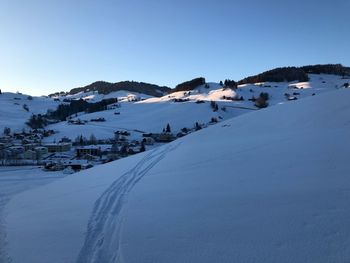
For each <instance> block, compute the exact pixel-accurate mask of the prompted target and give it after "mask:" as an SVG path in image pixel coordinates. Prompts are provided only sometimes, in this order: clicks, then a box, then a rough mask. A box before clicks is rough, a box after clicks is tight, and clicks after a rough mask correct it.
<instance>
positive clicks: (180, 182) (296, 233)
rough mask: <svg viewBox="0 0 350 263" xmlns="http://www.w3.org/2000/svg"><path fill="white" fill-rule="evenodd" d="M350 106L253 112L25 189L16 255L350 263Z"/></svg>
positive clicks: (348, 93)
mask: <svg viewBox="0 0 350 263" xmlns="http://www.w3.org/2000/svg"><path fill="white" fill-rule="evenodd" d="M266 88H269V87H266ZM271 88H272V89H273V87H271ZM318 88H320V89H321V88H322V86H320V87H318ZM304 90H305V91H307V89H306V88H305V89H304ZM248 92H249V90H248ZM349 101H350V90H347V89H340V90H334V91H332V92H327V93H324V94H321V95H319V96H311V97H309V98H305V99H303V100H297V101H294V102H291V103H283V104H282V105H276V106H274V107H269V108H267V109H264V110H260V111H255V112H251V113H249V114H244V115H242V116H239V117H237V118H233V119H230V120H227V121H225V122H222V123H220V124H218V125H215V126H212V127H210V128H208V129H204V130H201V131H199V132H196V133H193V134H191V135H188V136H186V137H184V138H181V139H178V140H176V141H174V142H172V143H170V144H167V145H165V146H162V147H158V148H156V149H154V150H151V151H147V152H145V153H142V154H138V155H135V156H132V157H129V158H124V159H121V160H118V161H115V162H112V163H109V164H106V165H102V166H98V167H95V168H92V169H90V170H87V171H84V172H80V173H77V174H73V175H70V176H67V177H65V178H64V179H61V180H58V181H55V182H54V183H52V184H49V185H46V186H43V187H40V188H36V189H34V190H30V191H27V192H25V193H22V194H20V195H18V196H16V197H15V198H14V199H13V200H12V201H11V202H10V204H9V205H8V207H7V212H6V214H7V217H6V226H7V236H8V246H7V251H8V254H9V256H10V257H11V258H12V262H14V263H16V262H36V263H40V262H85V263H87V262H146V263H147V262H168V263H169V262H170V263H171V262H269V263H273V262H276V263H277V262H278V263H279V262H344V263H345V262H348V261H349V259H350V222H349V218H350V210H349V208H348V206H349V201H350V180H349V174H350V167H349V164H348V156H347V155H348V154H347V153H348V149H349V147H350V140H349V130H350V117H349V116H350V104H349Z"/></svg>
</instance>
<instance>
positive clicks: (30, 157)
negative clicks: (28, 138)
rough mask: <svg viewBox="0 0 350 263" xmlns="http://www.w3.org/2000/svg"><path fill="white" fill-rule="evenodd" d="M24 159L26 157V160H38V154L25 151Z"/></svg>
mask: <svg viewBox="0 0 350 263" xmlns="http://www.w3.org/2000/svg"><path fill="white" fill-rule="evenodd" d="M23 157H24V159H27V160H36V159H37V155H36V152H35V151H33V150H27V151H25V152H24V154H23Z"/></svg>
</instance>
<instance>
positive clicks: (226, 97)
mask: <svg viewBox="0 0 350 263" xmlns="http://www.w3.org/2000/svg"><path fill="white" fill-rule="evenodd" d="M344 82H346V81H345V80H344V79H342V77H341V76H335V75H326V74H320V75H310V81H309V82H300V83H298V82H269V83H256V84H247V85H240V86H239V87H238V89H236V90H232V89H225V88H223V87H222V86H220V85H219V84H218V83H208V85H202V86H199V87H197V88H196V89H194V90H192V91H179V92H174V93H171V94H168V95H166V96H163V97H160V98H156V97H151V98H147V95H142V94H135V93H130V92H121V91H119V92H115V93H111V94H108V95H101V94H97V93H94V92H90V93H89V92H88V93H79V94H76V95H74V96H73V97H71V98H75V99H77V98H83V99H89V100H90V101H91V102H96V101H100V100H101V99H104V98H111V97H118V99H119V101H120V105H121V107H120V108H118V109H112V110H107V111H102V112H95V113H91V114H85V113H82V114H79V116H77V117H75V118H73V120H74V119H80V120H85V121H88V122H87V123H86V124H85V125H84V126H83V127H82V126H81V125H78V126H76V125H70V124H69V123H68V122H61V123H58V124H54V125H50V126H48V128H49V129H52V130H55V131H56V134H54V135H53V136H51V137H48V138H45V141H47V142H52V141H59V140H60V139H61V138H62V137H65V136H66V137H69V138H71V139H72V140H74V139H75V138H76V137H77V136H80V135H83V136H85V137H86V138H89V137H90V136H91V134H94V135H95V136H96V137H97V138H99V139H108V138H113V136H114V132H115V131H116V130H126V131H129V132H130V133H131V138H133V139H137V140H138V139H140V137H141V135H142V132H145V133H150V132H151V133H159V132H161V131H162V129H163V128H164V127H165V126H166V125H167V123H169V124H170V126H171V127H172V132H173V133H174V134H177V133H178V132H179V131H180V130H181V129H182V128H184V127H186V128H193V127H194V125H195V123H196V122H198V123H200V124H204V125H207V124H208V123H209V122H210V121H211V119H212V118H215V119H217V120H219V121H220V120H227V119H230V118H232V117H236V116H239V115H241V114H244V113H248V112H251V111H252V110H257V108H256V107H255V106H254V102H253V101H251V100H249V99H251V98H252V97H255V98H258V97H259V94H260V93H261V92H265V93H268V94H269V97H270V98H269V101H268V102H269V105H270V106H272V105H276V104H280V103H293V101H288V96H290V97H293V98H295V99H302V98H306V97H309V96H312V95H319V94H321V93H324V92H328V91H333V90H336V89H339V88H341V87H342V85H343V84H344ZM287 94H289V95H287ZM128 96H136V97H139V98H145V100H142V101H138V102H129V101H128V99H127V98H128ZM241 97H242V99H243V100H233V101H232V100H231V99H232V98H241ZM211 101H215V102H216V103H217V105H218V110H217V111H213V109H212V108H211V104H210V102H211ZM198 102H202V103H198ZM96 118H104V119H105V120H106V121H105V122H101V123H96V122H89V121H90V120H91V119H96ZM140 131H142V132H140Z"/></svg>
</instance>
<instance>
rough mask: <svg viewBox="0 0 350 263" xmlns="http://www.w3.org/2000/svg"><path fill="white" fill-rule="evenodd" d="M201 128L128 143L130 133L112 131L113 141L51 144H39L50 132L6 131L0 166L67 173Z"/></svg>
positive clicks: (146, 135) (1, 142)
mask: <svg viewBox="0 0 350 263" xmlns="http://www.w3.org/2000/svg"><path fill="white" fill-rule="evenodd" d="M203 127H204V126H202V125H199V124H198V123H196V125H195V127H194V128H193V129H187V128H183V129H181V131H180V132H179V133H178V134H176V135H174V134H173V133H171V132H170V131H167V130H166V129H164V130H163V132H162V133H143V134H142V138H141V139H140V140H131V139H130V138H129V136H130V132H128V131H125V130H123V131H116V132H115V133H114V138H112V139H108V140H97V139H96V138H94V141H92V140H91V139H90V140H87V139H85V138H84V137H83V136H78V137H77V138H76V139H75V141H73V142H72V140H71V139H69V138H67V137H63V138H62V139H61V140H60V141H59V142H51V143H45V142H43V138H44V137H48V136H50V135H52V134H53V133H54V131H47V130H34V131H30V132H25V131H23V132H20V133H13V134H11V133H10V132H9V133H6V135H3V136H2V137H0V165H3V166H12V165H13V166H17V165H42V166H43V167H44V169H45V170H47V171H58V170H63V171H64V172H65V171H67V172H69V173H70V172H75V171H79V170H81V169H87V168H90V167H92V166H94V165H97V164H102V163H107V162H110V161H113V160H117V159H119V158H123V157H127V156H129V155H132V154H136V153H139V152H142V151H145V150H146V146H147V147H148V148H149V147H152V145H154V144H156V143H168V142H171V141H173V140H175V139H176V138H179V137H183V136H185V135H187V134H189V133H191V132H192V131H195V130H198V129H201V128H203ZM168 129H169V130H170V126H169V127H168ZM140 132H141V131H140Z"/></svg>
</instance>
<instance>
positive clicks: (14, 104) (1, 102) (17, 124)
mask: <svg viewBox="0 0 350 263" xmlns="http://www.w3.org/2000/svg"><path fill="white" fill-rule="evenodd" d="M58 104H59V102H57V101H54V100H53V99H50V98H45V97H32V96H28V95H23V94H16V93H10V92H4V93H2V94H0V135H1V134H2V132H3V130H4V128H5V127H8V128H10V129H11V130H12V131H21V130H22V129H23V128H28V126H26V125H25V122H26V121H28V120H29V118H30V116H31V115H32V114H45V113H46V112H47V110H48V109H56V107H57V106H58ZM24 105H27V106H28V107H27V109H28V111H27V110H25V109H24V107H25V106H24Z"/></svg>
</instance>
